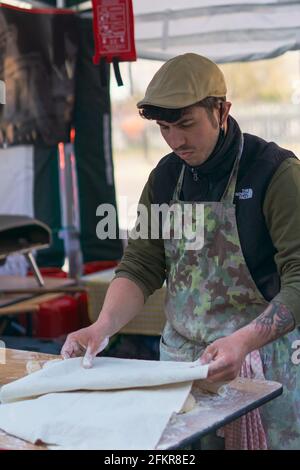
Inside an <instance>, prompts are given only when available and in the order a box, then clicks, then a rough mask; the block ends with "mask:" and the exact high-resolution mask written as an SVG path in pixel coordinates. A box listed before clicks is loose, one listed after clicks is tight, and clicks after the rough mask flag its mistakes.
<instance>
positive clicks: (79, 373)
mask: <svg viewBox="0 0 300 470" xmlns="http://www.w3.org/2000/svg"><path fill="white" fill-rule="evenodd" d="M81 362H82V359H81V358H73V359H67V360H65V361H61V360H60V361H56V360H54V361H51V362H50V363H48V364H47V366H44V367H43V368H42V369H40V370H38V371H37V372H35V373H33V374H30V375H27V376H25V377H23V378H22V379H19V380H16V381H14V382H11V383H9V384H7V385H4V386H3V387H2V388H1V391H0V401H1V402H2V403H8V402H12V401H16V400H20V399H24V398H31V397H36V396H39V395H43V394H46V393H53V392H70V391H74V390H116V389H127V388H137V387H138V388H140V387H155V386H157V385H166V384H172V383H180V382H190V381H193V380H197V379H203V378H206V377H207V372H208V366H207V365H204V366H203V365H201V364H199V361H197V362H175V361H142V360H135V359H117V358H113V357H96V358H95V360H94V366H93V367H92V368H91V369H84V368H83V367H82V366H81Z"/></svg>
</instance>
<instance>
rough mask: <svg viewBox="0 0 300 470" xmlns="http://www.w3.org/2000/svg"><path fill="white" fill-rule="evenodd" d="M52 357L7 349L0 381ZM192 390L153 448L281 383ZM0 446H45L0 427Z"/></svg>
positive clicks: (217, 420)
mask: <svg viewBox="0 0 300 470" xmlns="http://www.w3.org/2000/svg"><path fill="white" fill-rule="evenodd" d="M55 357H58V356H54V355H50V354H41V353H34V352H32V353H31V352H28V351H17V350H9V349H7V350H6V364H5V365H4V364H0V384H1V385H4V384H6V383H9V382H11V381H13V380H16V379H18V378H20V377H23V376H24V375H26V373H27V372H26V362H27V361H28V360H33V359H34V360H39V361H47V360H49V359H54V358H55ZM192 392H193V395H194V397H195V398H196V402H197V405H196V407H195V408H194V409H193V410H192V411H191V412H189V413H186V414H181V415H174V416H173V417H172V418H171V420H170V422H169V424H168V426H167V427H166V429H165V431H164V433H163V435H162V437H161V439H160V442H159V444H158V446H157V449H178V448H180V447H184V446H187V445H189V444H192V443H194V442H197V441H199V439H200V438H201V437H203V436H205V435H206V434H208V433H210V432H211V431H214V430H216V429H219V428H220V427H222V426H223V425H225V424H228V423H230V422H231V421H233V420H235V419H236V418H239V417H240V416H242V415H243V414H245V413H247V412H248V411H251V410H253V409H255V408H257V407H259V406H261V405H263V404H264V403H266V402H268V401H270V400H272V399H273V398H275V397H277V396H279V395H281V393H282V385H281V384H279V383H278V382H271V381H262V380H250V379H242V378H238V379H236V380H234V381H232V382H230V384H228V385H227V392H226V395H225V396H219V395H216V394H212V393H209V392H207V391H206V390H205V389H204V388H203V382H202V384H201V382H195V383H194V385H193V390H192ZM0 406H1V405H0ZM0 449H15V450H17V449H20V450H21V449H22V450H26V449H28V450H30V449H31V450H41V449H43V450H45V449H46V447H45V446H41V445H33V444H30V443H28V442H25V441H23V440H21V439H18V438H16V437H13V436H9V435H8V434H6V433H4V432H3V431H1V430H0Z"/></svg>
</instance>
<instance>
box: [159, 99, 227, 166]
mask: <svg viewBox="0 0 300 470" xmlns="http://www.w3.org/2000/svg"><path fill="white" fill-rule="evenodd" d="M228 111H229V110H228ZM219 121H220V113H219V110H218V109H214V110H213V114H212V116H209V115H208V112H207V110H206V109H204V108H202V107H200V106H190V107H189V108H187V109H186V110H185V111H184V114H183V115H182V117H181V118H180V119H179V120H178V121H176V122H173V123H169V122H166V121H156V122H157V124H158V125H159V127H160V131H161V134H162V136H163V138H164V139H165V141H166V142H167V144H168V145H169V146H170V147H171V149H172V150H173V152H175V153H176V155H178V157H180V158H181V159H182V160H184V161H185V162H186V163H187V164H188V165H191V166H198V165H201V164H202V163H203V162H205V160H207V158H208V157H209V155H210V154H211V152H212V151H213V149H214V147H215V145H216V143H217V140H218V136H219V128H220V126H219Z"/></svg>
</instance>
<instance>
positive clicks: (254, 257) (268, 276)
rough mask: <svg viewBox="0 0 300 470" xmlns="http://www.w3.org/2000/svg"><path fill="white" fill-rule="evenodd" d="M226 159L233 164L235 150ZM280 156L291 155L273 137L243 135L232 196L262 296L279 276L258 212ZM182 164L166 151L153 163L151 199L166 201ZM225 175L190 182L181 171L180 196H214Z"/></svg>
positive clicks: (276, 286) (273, 290)
mask: <svg viewBox="0 0 300 470" xmlns="http://www.w3.org/2000/svg"><path fill="white" fill-rule="evenodd" d="M227 158H228V157H227ZM230 158H231V159H232V164H233V161H234V158H235V155H231V156H230ZM286 158H296V157H295V155H294V154H293V153H292V152H290V151H288V150H286V149H283V148H281V147H279V146H278V145H276V144H275V143H274V142H266V141H265V140H263V139H261V138H259V137H256V136H253V135H250V134H244V149H243V153H242V157H241V162H240V166H239V172H238V180H237V187H236V195H235V198H234V203H235V205H236V218H237V226H238V232H239V237H240V242H241V247H242V251H243V255H244V257H245V260H246V263H247V266H248V269H249V271H250V273H251V275H252V277H253V280H254V282H255V283H256V285H257V287H258V289H259V290H260V292H261V293H262V295H263V296H264V297H265V299H266V300H267V301H270V300H272V298H273V297H275V295H276V294H277V293H278V292H279V290H280V277H279V274H278V272H277V267H276V264H275V261H274V256H275V254H276V249H275V247H274V245H273V243H272V240H271V237H270V235H269V231H268V229H267V226H266V222H265V218H264V214H263V202H264V198H265V194H266V191H267V188H268V185H269V183H270V181H271V179H272V176H273V175H274V173H275V172H276V170H277V168H278V167H279V166H280V164H281V163H282V162H283V161H284V160H285V159H286ZM182 164H183V163H182V160H181V159H180V158H179V157H178V156H177V155H175V154H174V153H170V154H169V155H166V156H165V157H164V158H163V159H162V160H161V161H160V162H159V163H158V165H157V167H156V168H155V170H154V171H153V186H152V191H153V194H152V198H153V202H154V203H155V204H162V203H169V202H170V200H171V198H172V195H173V192H174V188H175V185H176V182H177V180H178V177H179V174H180V170H181V168H182ZM231 167H232V166H231ZM230 169H231V168H230V167H229V170H230ZM229 174H230V172H228V171H227V170H226V174H225V175H222V176H221V177H220V178H218V179H217V180H216V179H214V178H213V177H209V176H206V177H202V178H200V179H199V180H198V181H194V179H193V175H192V173H191V172H190V171H185V177H184V182H183V187H182V194H181V199H182V200H184V201H219V200H220V198H221V196H222V194H223V192H224V190H225V187H226V184H227V181H228V177H229Z"/></svg>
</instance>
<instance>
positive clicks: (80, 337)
mask: <svg viewBox="0 0 300 470" xmlns="http://www.w3.org/2000/svg"><path fill="white" fill-rule="evenodd" d="M108 342H109V337H108V336H103V334H102V335H101V332H100V331H99V327H98V325H97V323H94V324H93V325H91V326H89V327H87V328H82V329H81V330H78V331H74V333H70V334H69V335H68V337H67V339H66V341H65V344H64V345H63V347H62V350H61V355H62V356H63V358H64V359H69V358H70V357H77V356H83V355H84V358H83V360H82V365H83V367H84V368H87V369H88V368H90V367H92V365H93V359H94V357H95V356H96V355H97V354H98V353H99V352H101V351H103V349H104V348H105V347H106V346H107V344H108Z"/></svg>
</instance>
